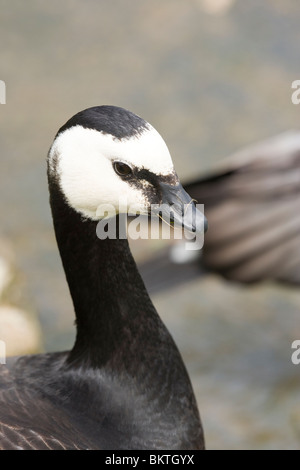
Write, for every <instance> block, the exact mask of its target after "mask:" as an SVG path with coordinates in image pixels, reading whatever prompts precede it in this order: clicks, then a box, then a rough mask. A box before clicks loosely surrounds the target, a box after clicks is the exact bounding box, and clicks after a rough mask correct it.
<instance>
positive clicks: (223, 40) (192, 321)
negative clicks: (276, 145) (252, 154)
mask: <svg viewBox="0 0 300 470" xmlns="http://www.w3.org/2000/svg"><path fill="white" fill-rule="evenodd" d="M299 24H300V7H299V4H298V2H297V1H296V0H272V1H271V0H266V1H259V0H244V1H241V0H236V1H234V0H185V1H182V0H164V1H161V0H151V1H148V2H145V1H141V0H130V1H129V0H127V1H126V2H124V1H121V0H114V1H110V2H109V1H104V0H97V1H96V0H86V1H85V2H82V1H79V0H65V1H64V2H61V1H58V0H52V1H51V2H41V1H39V0H27V1H26V2H24V1H21V0H10V1H8V0H0V45H1V47H0V50H1V51H0V54H1V59H0V65H1V67H0V79H1V80H4V81H5V83H6V87H7V89H6V93H7V94H6V104H5V105H0V136H1V144H0V148H1V173H0V174H1V184H0V191H1V198H0V215H1V225H0V238H1V240H4V241H3V242H1V243H2V245H3V246H5V247H6V246H7V244H9V249H8V250H7V249H6V248H5V249H4V248H3V250H4V251H5V253H6V254H5V256H4V258H3V259H10V258H11V255H7V251H9V252H10V253H11V252H12V253H13V257H14V262H13V265H14V270H15V274H14V275H13V276H11V279H10V281H9V283H8V284H10V288H9V289H8V291H7V292H8V293H6V297H5V296H4V297H3V303H4V304H6V305H7V304H9V303H10V304H12V305H16V306H17V307H20V308H24V309H26V311H28V312H29V313H30V315H31V316H32V317H33V319H34V321H35V320H36V319H38V322H39V324H41V328H42V338H41V337H40V333H36V334H37V336H38V340H37V341H36V343H34V344H35V346H34V347H31V348H28V350H30V351H31V350H32V349H34V350H44V351H53V350H58V349H63V350H64V349H67V348H69V347H71V345H72V342H73V340H74V324H73V323H74V316H73V309H72V305H71V300H70V297H69V293H68V288H67V285H66V282H65V278H64V273H63V270H62V267H61V263H60V259H59V255H58V251H57V247H56V243H55V239H54V234H53V229H52V221H51V215H50V209H49V205H48V190H47V180H46V164H45V161H46V154H47V151H48V148H49V146H50V144H51V141H52V139H53V137H54V135H55V133H56V131H57V129H58V128H59V127H60V126H61V125H62V124H63V123H64V122H65V121H66V120H67V119H68V118H69V117H70V116H71V115H73V114H74V113H76V112H77V111H79V110H81V109H84V108H86V107H89V106H94V105H99V104H114V105H119V106H122V107H125V108H128V109H130V110H132V111H134V112H135V113H137V114H140V115H141V116H143V117H144V118H145V119H147V120H148V121H149V122H151V123H152V124H153V125H154V126H155V127H156V128H157V129H158V130H159V132H160V133H161V134H162V135H163V137H164V138H165V140H166V142H167V144H168V146H169V149H170V151H171V154H172V156H173V160H174V162H175V166H176V169H177V172H178V174H179V175H180V176H181V178H182V180H183V181H184V180H188V179H189V178H191V177H193V178H194V177H195V176H196V175H197V174H199V175H200V174H201V173H202V172H205V171H206V170H207V169H209V168H211V167H212V166H213V164H215V163H216V162H218V161H219V160H221V159H222V158H224V157H226V156H228V155H230V154H231V153H233V152H234V151H236V150H238V149H240V148H242V147H244V146H246V145H248V144H250V143H254V142H256V141H258V140H260V139H265V138H268V137H271V136H274V135H276V134H277V133H279V132H282V131H285V130H288V129H291V128H299V122H300V106H295V105H293V104H292V102H291V93H292V90H291V83H292V81H293V80H296V79H300V71H299V65H300V49H299V44H300V28H299ZM156 247H157V243H156V244H154V245H153V244H151V243H150V242H149V244H147V252H146V254H145V250H144V245H143V249H142V250H140V249H139V247H138V245H137V246H134V247H133V249H134V251H135V253H136V255H137V257H138V259H142V258H143V256H146V255H147V256H149V254H151V250H154V249H156ZM3 250H2V251H3ZM0 254H1V250H0ZM16 273H17V274H16ZM12 279H14V281H12ZM153 300H154V303H155V305H156V306H157V308H158V311H159V312H160V314H161V316H162V318H163V319H164V321H165V323H166V324H167V326H168V328H169V329H170V331H171V332H172V334H173V336H174V338H175V340H176V342H177V344H178V346H179V348H180V350H181V352H182V354H183V356H184V360H185V362H186V365H187V368H188V370H189V372H190V374H191V378H192V382H193V385H194V389H195V392H196V395H197V400H198V403H199V407H200V411H201V415H202V419H203V423H204V427H205V433H206V441H207V447H208V448H209V449H251V448H256V449H278V448H284V449H297V448H299V447H300V405H299V401H300V400H299V398H300V365H299V366H295V365H293V364H292V362H291V353H292V350H291V343H292V341H294V340H295V339H300V318H299V316H300V312H299V310H300V295H299V292H298V291H297V290H296V289H291V288H286V287H285V288H283V287H279V286H278V285H272V284H265V285H262V286H257V287H251V288H242V287H240V286H236V285H232V284H230V283H227V282H225V281H223V280H221V279H219V278H218V277H216V276H209V277H207V278H206V279H199V280H197V281H195V282H193V283H191V284H188V285H185V286H183V287H182V288H180V289H178V288H176V290H171V291H168V292H166V293H163V294H160V295H156V296H155V297H154V298H153ZM0 316H1V311H0ZM0 319H1V317H0ZM34 328H36V323H35V326H34ZM22 331H25V330H22ZM24 335H25V333H24ZM0 337H1V331H0ZM16 338H17V339H16V342H18V343H20V342H22V340H20V337H19V336H16ZM10 341H12V342H13V341H14V339H13V337H12V339H11V340H10ZM24 341H25V337H24ZM10 346H11V350H12V351H13V350H14V349H13V345H10Z"/></svg>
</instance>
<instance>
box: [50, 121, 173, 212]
mask: <svg viewBox="0 0 300 470" xmlns="http://www.w3.org/2000/svg"><path fill="white" fill-rule="evenodd" d="M114 161H121V162H124V163H127V164H128V165H129V166H131V167H137V168H138V169H143V168H144V169H147V170H149V171H151V172H152V173H155V174H156V175H158V176H159V175H163V176H166V175H172V174H173V173H174V166H173V162H172V159H171V156H170V153H169V150H168V148H167V146H166V144H165V142H164V140H163V139H162V137H161V136H160V134H159V133H158V132H157V131H156V130H155V129H154V128H153V127H151V126H150V125H149V129H146V130H145V131H143V133H142V134H137V135H135V136H134V137H130V138H127V139H122V140H118V139H116V138H114V137H113V136H111V135H109V134H104V133H102V132H99V131H97V130H94V129H86V128H83V127H82V126H79V125H78V126H74V127H71V128H70V129H67V130H66V131H64V132H62V133H61V134H59V135H58V137H57V138H56V139H55V141H54V143H53V145H52V147H51V149H50V152H49V167H50V174H51V171H52V172H54V169H55V171H56V174H57V175H58V177H59V182H60V187H61V189H62V191H63V193H64V195H65V197H66V199H67V201H68V203H69V204H70V206H71V207H73V209H75V210H76V211H77V212H80V213H82V214H83V215H84V216H85V217H88V218H91V219H93V220H98V219H99V218H100V217H101V216H100V215H99V214H100V212H101V211H100V212H99V206H101V205H104V204H106V205H111V206H113V207H114V208H115V210H116V212H128V208H129V207H130V208H131V209H133V210H134V211H140V212H147V210H148V206H149V203H148V200H147V197H146V194H145V192H143V189H138V188H136V187H134V186H133V185H130V184H129V182H127V181H126V180H122V178H121V177H120V176H118V175H117V174H116V173H115V171H114V169H113V164H112V162H114ZM145 186H146V184H145Z"/></svg>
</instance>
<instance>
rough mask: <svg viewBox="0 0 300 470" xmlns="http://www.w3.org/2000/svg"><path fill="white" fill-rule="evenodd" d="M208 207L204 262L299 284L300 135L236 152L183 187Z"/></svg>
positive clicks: (241, 276) (232, 275)
mask: <svg viewBox="0 0 300 470" xmlns="http://www.w3.org/2000/svg"><path fill="white" fill-rule="evenodd" d="M185 189H186V191H187V192H188V193H189V194H190V195H191V196H192V197H193V198H195V199H196V200H197V201H198V202H199V203H201V204H204V205H205V215H206V217H207V219H208V224H209V229H208V232H207V233H206V235H205V243H204V248H203V253H202V261H203V263H204V266H205V267H206V268H208V269H209V270H212V271H216V272H219V273H221V274H222V275H223V276H225V277H226V278H228V279H232V280H236V281H241V282H256V281H261V280H264V279H272V280H278V281H285V282H289V283H300V133H299V132H289V133H285V134H283V135H280V136H278V137H276V138H274V139H271V140H269V141H267V142H264V143H261V144H259V145H257V146H255V147H252V148H249V149H246V150H245V151H243V152H241V153H239V154H237V155H235V156H234V157H232V158H230V159H228V160H227V162H226V163H225V164H224V165H223V167H222V168H221V169H220V170H218V172H217V173H216V174H214V175H212V176H211V177H208V178H203V179H199V180H197V181H195V182H194V183H189V184H186V185H185Z"/></svg>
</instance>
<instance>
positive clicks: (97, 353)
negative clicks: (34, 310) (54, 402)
mask: <svg viewBox="0 0 300 470" xmlns="http://www.w3.org/2000/svg"><path fill="white" fill-rule="evenodd" d="M50 193H51V198H50V202H51V208H52V213H53V220H54V227H55V233H56V238H57V243H58V246H59V249H60V254H61V258H62V262H63V265H64V269H65V273H66V277H67V281H68V284H69V288H70V292H71V296H72V299H73V303H74V308H75V314H76V324H77V337H76V342H75V345H74V348H73V349H72V351H71V353H70V361H71V362H74V363H76V362H81V361H82V360H84V361H88V362H89V363H90V364H91V365H92V366H93V367H97V366H98V367H101V366H103V365H104V364H106V363H107V362H108V361H109V362H113V363H115V364H117V365H118V366H120V365H121V363H122V366H124V365H125V363H126V361H128V364H129V363H132V364H133V363H135V362H136V361H138V360H140V358H139V357H137V355H138V354H140V352H138V351H139V350H140V349H143V350H144V351H145V348H147V346H148V347H150V348H151V349H153V348H157V347H158V349H160V348H159V346H160V345H162V344H163V345H166V343H167V344H168V347H169V348H170V349H171V351H172V353H173V354H175V358H176V359H177V360H180V361H181V359H180V356H179V353H178V351H177V348H176V346H175V345H174V343H173V341H172V339H171V337H170V335H169V333H168V331H167V330H166V328H165V327H164V325H163V323H162V322H161V320H160V319H159V317H158V315H157V312H156V310H155V308H154V307H153V304H152V302H151V300H150V298H149V296H148V293H147V291H146V289H145V286H144V283H143V281H142V279H141V276H140V274H139V272H138V269H137V267H136V264H135V261H134V259H133V257H132V254H131V252H130V249H129V245H128V240H127V239H109V238H107V239H105V240H99V239H98V237H97V234H96V228H97V222H93V221H90V220H82V217H81V215H80V214H78V213H77V212H75V211H74V210H73V209H72V208H70V207H69V205H68V204H67V203H66V202H65V200H64V198H63V196H62V194H61V191H60V190H59V188H58V186H57V184H54V183H50ZM117 222H118V221H117ZM141 344H142V347H141ZM156 355H157V356H158V355H159V350H158V351H157V353H156Z"/></svg>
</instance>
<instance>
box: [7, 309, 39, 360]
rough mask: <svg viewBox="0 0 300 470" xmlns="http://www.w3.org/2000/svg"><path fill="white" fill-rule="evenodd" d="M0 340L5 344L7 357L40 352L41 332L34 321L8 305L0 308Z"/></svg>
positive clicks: (27, 314) (30, 316)
mask: <svg viewBox="0 0 300 470" xmlns="http://www.w3.org/2000/svg"><path fill="white" fill-rule="evenodd" d="M0 340H1V341H4V343H5V346H6V354H7V356H17V355H22V354H32V353H36V352H39V351H41V332H40V328H39V325H38V322H37V321H36V319H35V318H34V317H33V316H32V315H30V314H29V313H27V312H25V311H24V310H21V309H19V308H17V307H12V306H10V305H2V306H0Z"/></svg>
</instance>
